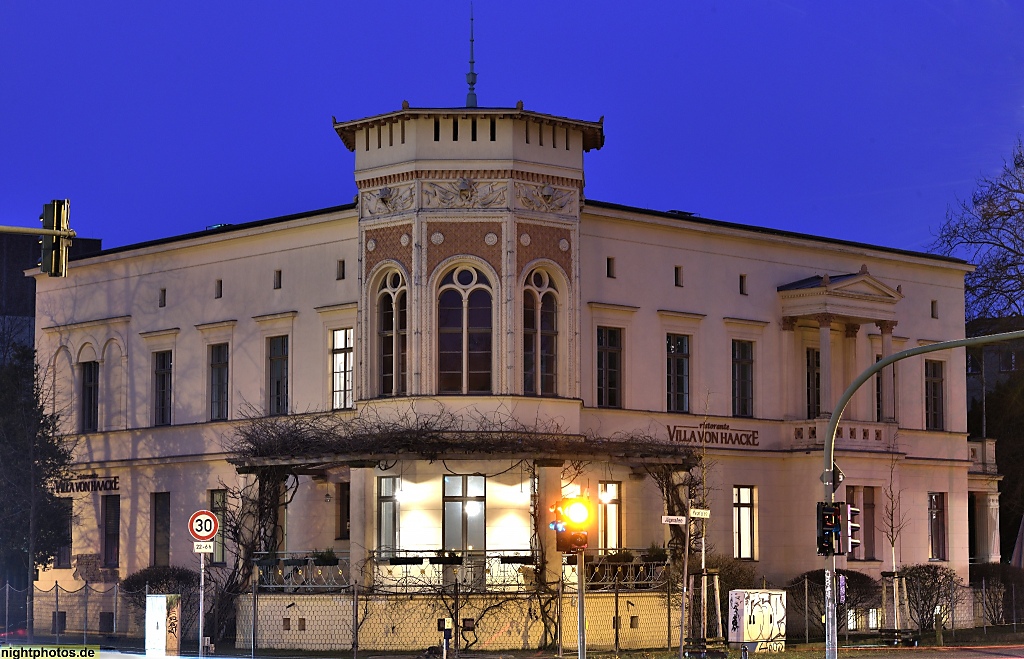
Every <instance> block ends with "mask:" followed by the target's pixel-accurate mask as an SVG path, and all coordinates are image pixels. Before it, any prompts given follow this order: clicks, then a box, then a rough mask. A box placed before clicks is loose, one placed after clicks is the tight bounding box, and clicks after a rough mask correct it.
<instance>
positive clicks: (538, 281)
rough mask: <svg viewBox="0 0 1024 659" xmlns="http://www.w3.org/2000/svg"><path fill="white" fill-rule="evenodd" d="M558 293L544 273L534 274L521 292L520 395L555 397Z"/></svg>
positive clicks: (556, 390)
mask: <svg viewBox="0 0 1024 659" xmlns="http://www.w3.org/2000/svg"><path fill="white" fill-rule="evenodd" d="M557 296H558V289H556V288H555V283H554V282H553V281H551V277H550V276H548V273H546V272H544V271H543V270H540V269H538V270H533V271H532V272H530V274H529V276H527V277H526V286H525V288H524V289H523V393H524V394H526V395H527V396H555V395H557V393H558V371H557V364H558V297H557Z"/></svg>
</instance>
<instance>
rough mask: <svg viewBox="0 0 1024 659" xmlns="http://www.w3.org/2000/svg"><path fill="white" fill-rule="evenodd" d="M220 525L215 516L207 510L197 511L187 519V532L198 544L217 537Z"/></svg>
mask: <svg viewBox="0 0 1024 659" xmlns="http://www.w3.org/2000/svg"><path fill="white" fill-rule="evenodd" d="M218 529H220V523H219V522H218V521H217V516H216V515H214V514H213V513H211V512H210V511H209V510H197V511H195V512H194V513H192V517H190V518H189V519H188V532H189V533H191V534H192V537H193V538H195V539H196V540H198V541H199V542H206V541H207V540H213V539H214V538H215V537H216V536H217V530H218Z"/></svg>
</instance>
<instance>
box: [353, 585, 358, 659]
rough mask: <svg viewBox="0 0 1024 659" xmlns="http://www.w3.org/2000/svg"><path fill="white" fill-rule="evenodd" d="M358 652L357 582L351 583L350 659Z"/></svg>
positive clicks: (354, 657) (354, 658)
mask: <svg viewBox="0 0 1024 659" xmlns="http://www.w3.org/2000/svg"><path fill="white" fill-rule="evenodd" d="M358 652H359V582H358V581H355V580H353V581H352V659H356V657H357V656H358Z"/></svg>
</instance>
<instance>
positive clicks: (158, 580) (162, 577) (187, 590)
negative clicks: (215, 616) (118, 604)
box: [121, 565, 199, 639]
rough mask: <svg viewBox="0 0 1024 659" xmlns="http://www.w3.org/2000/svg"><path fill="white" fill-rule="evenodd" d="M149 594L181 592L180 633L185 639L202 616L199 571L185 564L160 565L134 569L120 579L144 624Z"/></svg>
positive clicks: (175, 593) (130, 602) (137, 618)
mask: <svg viewBox="0 0 1024 659" xmlns="http://www.w3.org/2000/svg"><path fill="white" fill-rule="evenodd" d="M147 586H148V591H149V594H150V595H181V636H180V637H179V638H180V639H183V638H186V637H187V636H189V635H190V634H191V633H193V630H194V629H195V626H196V621H197V620H198V619H199V573H198V572H196V571H195V570H190V569H188V568H185V567H178V566H175V565H161V566H152V567H147V568H144V569H142V570H139V571H138V572H133V573H132V574H129V575H128V576H127V577H125V578H124V579H123V580H121V591H122V594H123V595H124V598H125V599H126V600H127V601H128V603H129V604H131V605H132V606H133V607H134V608H135V617H136V620H138V621H139V623H140V624H141V625H142V626H143V627H145V619H146V592H147Z"/></svg>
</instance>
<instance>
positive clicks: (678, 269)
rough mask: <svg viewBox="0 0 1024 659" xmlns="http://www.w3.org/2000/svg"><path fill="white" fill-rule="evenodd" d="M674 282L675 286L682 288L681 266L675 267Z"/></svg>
mask: <svg viewBox="0 0 1024 659" xmlns="http://www.w3.org/2000/svg"><path fill="white" fill-rule="evenodd" d="M675 282H676V286H678V287H680V288H682V286H683V266H681V265H677V266H676V269H675Z"/></svg>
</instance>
